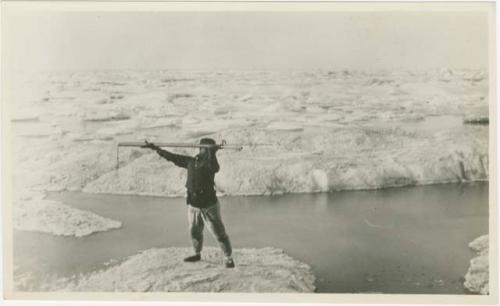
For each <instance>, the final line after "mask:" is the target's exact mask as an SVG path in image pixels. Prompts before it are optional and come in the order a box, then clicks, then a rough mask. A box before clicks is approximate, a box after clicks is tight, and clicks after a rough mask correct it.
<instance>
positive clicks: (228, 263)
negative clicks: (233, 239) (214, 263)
mask: <svg viewBox="0 0 500 306" xmlns="http://www.w3.org/2000/svg"><path fill="white" fill-rule="evenodd" d="M224 265H225V266H226V268H234V260H233V259H232V258H231V257H229V258H226V259H225V260H224Z"/></svg>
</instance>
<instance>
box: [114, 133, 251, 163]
mask: <svg viewBox="0 0 500 306" xmlns="http://www.w3.org/2000/svg"><path fill="white" fill-rule="evenodd" d="M144 145H146V142H140V141H123V142H119V143H118V146H117V147H116V170H118V168H119V167H120V147H142V146H144ZM154 145H155V146H158V147H170V148H213V147H216V148H217V149H219V150H220V149H223V150H224V149H225V150H237V151H241V150H242V149H243V146H241V145H228V144H227V143H226V141H225V140H223V141H221V143H220V144H194V143H179V142H155V143H154Z"/></svg>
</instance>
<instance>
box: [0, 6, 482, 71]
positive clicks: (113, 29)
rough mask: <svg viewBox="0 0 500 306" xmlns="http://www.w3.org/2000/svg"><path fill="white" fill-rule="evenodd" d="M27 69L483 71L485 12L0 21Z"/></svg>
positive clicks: (68, 15)
mask: <svg viewBox="0 0 500 306" xmlns="http://www.w3.org/2000/svg"><path fill="white" fill-rule="evenodd" d="M4 22H6V23H5V25H6V26H5V27H4V30H5V32H4V34H6V36H5V37H4V38H5V40H4V43H5V45H4V50H5V51H6V52H5V56H6V60H7V61H6V62H7V63H8V64H9V65H13V66H14V67H16V68H21V69H26V68H33V69H95V68H101V69H120V68H139V69H165V68H166V69H168V68H173V69H287V68H290V69H309V68H325V69H344V68H347V69H394V68H404V69H429V68H431V69H432V68H440V67H449V68H486V67H487V64H488V53H487V49H488V48H487V47H488V32H487V31H488V24H487V15H486V14H485V13H484V12H483V13H481V12H421V13H418V12H378V13H373V12H371V13H370V12H158V13H154V12H50V13H49V12H47V13H40V12H39V13H33V12H31V13H29V14H24V13H23V14H17V15H16V16H15V17H14V15H12V16H11V15H7V18H5V19H4Z"/></svg>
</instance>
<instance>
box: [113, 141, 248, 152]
mask: <svg viewBox="0 0 500 306" xmlns="http://www.w3.org/2000/svg"><path fill="white" fill-rule="evenodd" d="M154 144H155V146H158V147H170V148H213V147H217V148H219V149H229V150H238V151H239V150H242V149H243V147H242V146H235V145H226V144H216V145H212V144H194V143H193V144H191V143H180V142H155V143H154ZM118 146H119V147H142V146H144V142H139V141H124V142H119V143H118Z"/></svg>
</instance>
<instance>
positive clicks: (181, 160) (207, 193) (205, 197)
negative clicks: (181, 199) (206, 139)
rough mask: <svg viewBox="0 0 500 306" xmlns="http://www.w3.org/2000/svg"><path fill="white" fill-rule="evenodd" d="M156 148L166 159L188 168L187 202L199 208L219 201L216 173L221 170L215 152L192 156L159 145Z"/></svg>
mask: <svg viewBox="0 0 500 306" xmlns="http://www.w3.org/2000/svg"><path fill="white" fill-rule="evenodd" d="M155 150H156V152H158V154H159V155H160V156H161V157H163V158H165V159H166V160H168V161H171V162H173V163H174V164H175V165H177V166H179V167H182V168H186V169H187V180H186V189H187V199H186V203H187V204H189V205H191V206H194V207H198V208H206V207H210V206H212V205H214V204H215V203H217V196H216V194H215V189H214V184H215V183H214V177H215V173H217V172H218V171H219V163H218V162H217V157H216V156H215V152H210V153H209V154H207V156H202V155H200V154H198V155H196V156H195V157H192V156H187V155H179V154H174V153H172V152H169V151H167V150H163V149H160V148H158V147H157V148H155Z"/></svg>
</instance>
